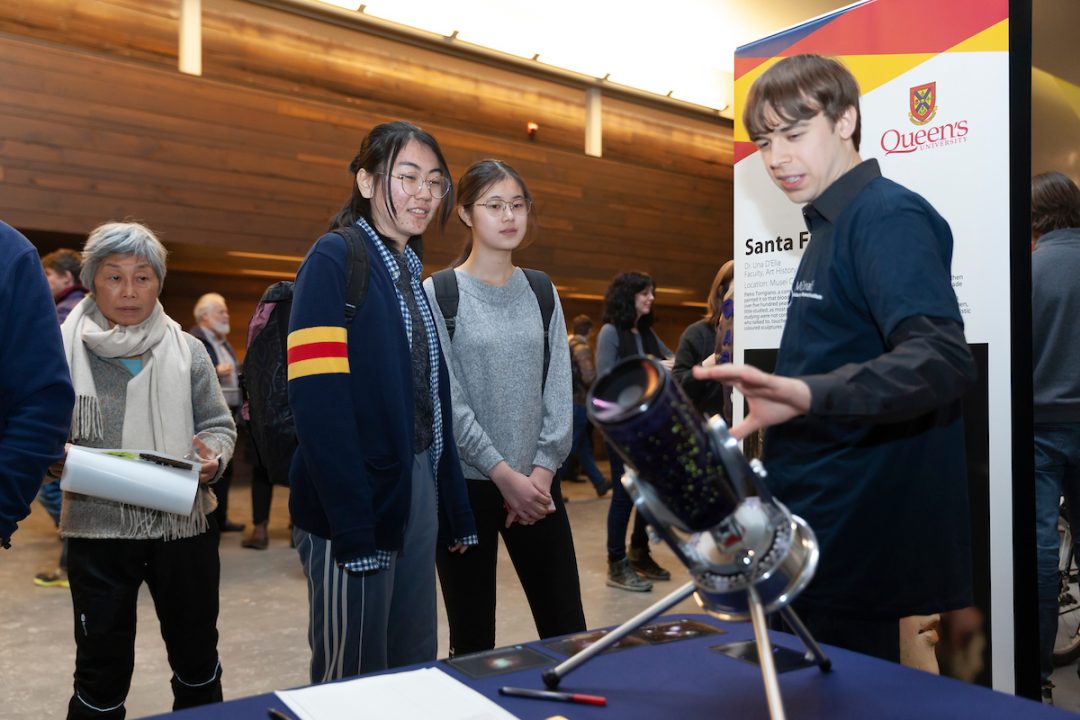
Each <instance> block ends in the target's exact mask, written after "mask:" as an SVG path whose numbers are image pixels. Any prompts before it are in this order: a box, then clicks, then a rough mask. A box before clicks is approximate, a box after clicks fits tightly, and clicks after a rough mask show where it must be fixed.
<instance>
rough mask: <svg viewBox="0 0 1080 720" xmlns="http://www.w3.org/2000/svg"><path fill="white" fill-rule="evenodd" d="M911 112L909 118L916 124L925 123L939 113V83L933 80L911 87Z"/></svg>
mask: <svg viewBox="0 0 1080 720" xmlns="http://www.w3.org/2000/svg"><path fill="white" fill-rule="evenodd" d="M908 104H909V105H910V107H911V112H909V113H908V120H911V122H912V124H914V125H925V124H926V123H928V122H930V121H931V120H933V119H934V116H935V115H937V83H936V82H931V83H926V84H925V85H916V86H915V87H913V88H911V95H910V96H909V98H908Z"/></svg>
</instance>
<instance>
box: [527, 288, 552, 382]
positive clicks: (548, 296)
mask: <svg viewBox="0 0 1080 720" xmlns="http://www.w3.org/2000/svg"><path fill="white" fill-rule="evenodd" d="M521 271H522V272H523V273H525V277H526V278H527V279H528V281H529V287H531V288H532V291H533V295H535V296H536V302H537V303H539V305H540V318H541V320H542V321H543V323H544V380H543V384H542V385H541V390H542V389H543V387H544V386H546V385H547V374H548V365H550V364H551V342H550V340H549V339H548V327H549V326H550V325H551V316H552V315H554V314H555V286H554V285H552V283H551V278H550V277H548V274H547V273H545V272H542V271H540V270H530V269H528V268H521Z"/></svg>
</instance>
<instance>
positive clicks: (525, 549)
mask: <svg viewBox="0 0 1080 720" xmlns="http://www.w3.org/2000/svg"><path fill="white" fill-rule="evenodd" d="M458 194H459V197H458V205H457V214H458V218H459V219H460V220H461V222H462V223H463V224H464V225H465V226H466V228H467V230H468V234H469V238H468V241H467V243H466V247H465V251H464V253H463V255H462V257H461V258H459V260H458V261H456V262H455V263H454V269H450V270H445V271H440V273H436V276H433V277H432V278H429V279H428V280H426V281H425V282H424V289H425V290H426V291H427V295H428V298H429V301H430V302H431V304H432V305H436V304H438V305H439V306H440V308H441V310H442V312H441V313H436V315H435V321H436V324H437V326H438V330H439V338H440V340H441V342H442V346H443V349H444V350H445V352H446V355H447V361H448V364H449V366H450V382H451V386H452V393H451V395H452V396H453V399H454V433H455V436H456V438H457V445H458V452H459V453H460V456H461V465H462V471H463V472H464V474H465V478H466V480H467V483H468V488H469V499H470V502H471V504H472V509H473V514H474V516H475V517H476V525H477V531H478V534H479V540H480V542H479V545H478V546H477V547H476V548H475V549H473V550H472V551H470V552H469V553H468V554H466V555H456V554H454V553H451V552H449V551H448V550H447V549H446V548H439V550H438V551H437V563H438V568H439V580H440V582H441V584H442V590H443V599H444V600H445V603H446V612H447V616H448V618H449V621H450V654H451V655H464V654H466V653H472V652H477V651H480V650H486V649H490V648H493V647H495V565H496V557H497V551H498V543H499V536H500V535H501V536H502V538H503V542H505V543H506V548H507V551H508V552H509V554H510V559H511V560H512V561H513V563H514V568H515V569H516V570H517V573H518V578H519V579H520V580H521V584H522V587H523V589H524V590H525V595H526V597H527V598H528V601H529V607H530V608H531V609H532V613H533V619H534V621H535V622H536V629H537V632H538V633H539V635H540V637H542V638H543V637H552V636H555V635H563V634H566V633H572V632H579V631H581V630H584V629H585V616H584V612H583V611H582V607H581V588H580V583H579V579H578V572H577V559H576V556H575V554H574V542H573V538H572V537H571V534H570V523H569V520H568V519H567V516H566V508H565V507H564V506H563V501H562V494H561V493H560V492H559V483H558V481H557V480H555V479H554V476H555V471H556V470H558V468H559V465H560V464H561V463H562V461H563V460H564V459H565V458H566V455H567V453H568V452H569V451H570V442H571V430H572V414H571V389H570V351H569V346H568V344H567V338H566V331H565V330H564V328H565V324H564V320H563V314H562V308H561V307H560V305H559V302H558V296H557V294H556V293H555V289H554V286H552V285H551V281H550V279H549V278H548V277H547V276H546V275H544V274H543V273H538V272H537V271H526V270H523V269H522V268H518V267H515V266H514V264H513V252H514V250H516V249H517V248H518V247H519V246H520V245H521V243H522V240H523V239H524V237H525V235H526V234H527V232H528V230H529V211H530V209H531V208H532V195H531V194H530V193H529V188H528V186H527V185H526V184H525V181H524V180H523V179H522V178H521V176H520V175H519V174H518V173H517V172H516V171H515V170H514V169H513V168H511V167H510V166H509V165H507V164H506V163H503V162H500V161H497V160H482V161H480V162H477V163H474V164H473V165H472V166H471V167H469V169H468V170H466V171H465V174H464V175H462V177H461V179H460V180H459V182H458ZM448 296H450V297H452V298H453V299H452V300H450V301H448V300H447V297H448ZM455 301H456V307H454V303H455ZM448 305H449V306H448ZM545 305H547V306H548V308H549V310H545V309H544V308H545ZM545 314H550V317H549V318H548V319H547V322H546V326H545V321H544V316H545Z"/></svg>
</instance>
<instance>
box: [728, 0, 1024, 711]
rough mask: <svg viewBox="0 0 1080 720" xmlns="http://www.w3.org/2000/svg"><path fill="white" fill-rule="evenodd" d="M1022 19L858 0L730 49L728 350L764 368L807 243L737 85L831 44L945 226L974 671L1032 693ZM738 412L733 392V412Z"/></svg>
mask: <svg viewBox="0 0 1080 720" xmlns="http://www.w3.org/2000/svg"><path fill="white" fill-rule="evenodd" d="M1030 32H1031V8H1030V0H1025V2H1023V3H1017V2H1013V3H1010V2H1009V0H950V1H949V2H940V0H867V1H866V2H862V3H857V4H854V5H851V6H849V7H847V8H844V9H842V10H839V11H836V12H834V13H831V14H829V15H825V16H822V17H819V18H816V19H813V20H810V21H808V22H806V23H804V24H802V25H799V26H796V27H793V28H791V29H789V30H786V31H784V32H781V33H778V34H776V35H772V36H770V37H767V38H764V39H762V40H759V41H756V42H753V43H751V44H748V45H745V46H743V47H741V48H739V49H738V50H737V51H736V54H735V126H734V133H735V170H734V178H735V191H734V193H735V195H734V197H735V204H734V206H735V228H734V237H735V248H734V258H735V287H736V303H735V321H734V324H735V344H736V347H735V360H736V362H746V363H749V364H751V365H756V366H758V367H762V368H763V369H765V370H771V369H772V367H773V364H774V362H775V356H776V348H777V347H778V346H779V343H780V336H781V332H782V330H783V326H784V320H785V316H786V310H787V303H788V295H789V293H790V292H791V291H792V281H793V278H794V275H795V270H796V268H797V266H798V263H799V260H800V259H801V257H802V251H803V248H804V247H805V246H806V245H807V243H809V242H812V239H811V237H810V234H809V232H808V231H807V228H806V225H805V223H804V221H803V218H802V215H801V212H800V207H799V206H798V205H796V204H794V203H792V202H790V201H789V200H788V199H787V198H786V197H785V196H784V194H783V193H782V192H780V191H779V190H778V189H777V188H776V186H775V185H774V184H773V181H772V180H771V179H770V177H769V175H768V173H767V172H766V169H765V167H764V164H763V163H762V162H761V159H760V157H759V156H758V154H757V152H756V150H757V149H756V147H755V146H754V144H753V143H752V142H750V139H749V137H748V135H747V133H746V128H745V127H744V126H743V124H742V119H741V115H742V107H743V103H744V101H745V98H746V95H747V92H748V91H749V89H750V86H751V84H752V83H753V82H754V80H755V79H756V78H757V77H759V76H760V75H761V74H762V73H763V72H764V71H765V70H766V69H768V68H769V67H771V66H772V65H773V64H775V63H776V62H777V61H778V60H780V59H782V58H784V57H789V56H792V55H799V54H803V53H816V54H820V55H829V56H833V57H837V58H838V59H840V60H841V61H842V62H844V64H845V65H846V66H847V67H848V68H849V69H850V70H851V71H852V72H853V73H854V75H855V77H856V78H857V79H858V81H859V85H860V87H861V90H862V97H861V101H860V105H861V111H862V143H861V147H860V154H861V155H862V157H863V159H869V158H877V159H878V161H879V162H880V164H881V170H882V174H883V175H885V176H886V177H888V178H891V179H893V180H895V181H897V182H899V183H901V184H902V185H905V186H907V187H908V188H910V189H912V190H914V191H915V192H917V193H919V194H920V195H922V196H923V197H925V198H927V199H928V200H929V201H930V202H931V203H932V204H933V205H934V207H935V208H937V210H938V211H939V212H940V213H941V214H942V216H944V217H945V219H946V220H947V221H948V222H949V225H950V226H951V228H952V233H953V238H954V243H955V244H954V249H953V267H952V282H953V288H954V290H955V291H956V295H957V299H958V300H959V303H960V308H961V312H962V314H963V319H964V326H965V334H966V336H967V340H968V343H969V345H970V346H971V349H972V352H973V354H974V356H975V359H976V363H977V366H978V369H979V383H978V384H977V385H976V387H975V389H974V390H973V391H972V392H971V393H970V395H969V397H968V398H967V399H966V401H965V407H964V410H965V415H966V434H967V444H968V473H969V481H970V496H971V507H972V523H971V525H972V531H973V533H974V537H973V542H972V545H973V554H974V557H973V568H974V586H975V599H976V605H977V606H978V607H979V608H980V609H981V611H982V612H983V613H984V617H985V622H984V627H985V632H986V635H987V638H988V641H989V642H988V643H987V645H988V647H987V650H986V653H985V660H986V662H985V664H986V667H985V668H984V671H983V673H982V674H981V676H980V677H979V678H978V681H980V682H983V683H984V684H992V686H993V687H994V688H996V689H998V690H1003V691H1006V692H1017V693H1019V694H1022V695H1026V696H1031V697H1037V696H1038V661H1037V657H1038V649H1037V640H1036V638H1037V616H1036V605H1035V594H1034V593H1035V571H1034V564H1035V563H1034V504H1033V503H1034V500H1033V498H1031V497H1029V496H1031V495H1032V490H1031V487H1032V481H1031V473H1032V471H1031V468H1030V465H1031V462H1032V460H1031V458H1032V451H1031V430H1030V424H1031V415H1030V404H1031V389H1030V378H1031V368H1030V365H1031V351H1030V334H1029V333H1030V330H1029V327H1030V257H1028V256H1026V255H1021V254H1020V253H1018V252H1015V248H1016V246H1018V245H1021V244H1022V245H1023V249H1024V251H1025V253H1026V252H1027V248H1028V247H1029V243H1030V229H1029V228H1030V221H1029V219H1028V218H1029V213H1030V202H1029V200H1028V199H1027V198H1030V192H1029V182H1030V180H1029V178H1030V173H1029V168H1030V145H1029V141H1030V137H1029V133H1030V129H1029V128H1030V98H1031V95H1030V67H1031V65H1030V63H1031V59H1030V58H1031V48H1030V37H1031V35H1030ZM1010 48H1012V53H1010ZM1024 71H1026V72H1027V73H1028V79H1027V81H1026V86H1025V83H1024V81H1023V79H1022V78H1020V80H1019V81H1017V80H1016V78H1018V77H1020V76H1021V75H1022V74H1023V72H1024ZM1010 78H1013V82H1012V83H1010ZM1021 116H1023V117H1021ZM1017 133H1021V134H1022V135H1021V137H1019V138H1018V137H1017ZM1010 165H1011V166H1012V168H1013V174H1012V181H1011V182H1012V184H1010ZM1011 203H1012V205H1011V206H1012V207H1013V208H1014V211H1013V212H1012V213H1010V204H1011ZM1017 235H1019V237H1017ZM1011 277H1015V278H1016V282H1015V283H1013V284H1010V278H1011ZM1017 323H1019V325H1017ZM1015 328H1018V330H1016V329H1015ZM1024 337H1027V338H1028V339H1027V340H1026V341H1025V340H1023V338H1024ZM1025 342H1026V345H1024V343H1025ZM1014 344H1016V345H1018V346H1019V347H1016V348H1015V350H1014V347H1013V346H1014ZM1017 376H1019V377H1020V379H1019V380H1018V381H1017V382H1016V383H1014V378H1016V377H1017ZM1023 378H1026V379H1027V384H1026V386H1025V385H1024V382H1023ZM1025 388H1026V389H1025ZM743 412H744V408H743V407H742V403H736V419H739V418H740V417H741V415H742V413H743ZM1014 481H1015V483H1016V487H1017V492H1016V498H1015V500H1014ZM932 501H933V499H932V498H927V502H932ZM898 540H899V541H902V539H898ZM927 561H928V562H933V559H932V558H928V559H927Z"/></svg>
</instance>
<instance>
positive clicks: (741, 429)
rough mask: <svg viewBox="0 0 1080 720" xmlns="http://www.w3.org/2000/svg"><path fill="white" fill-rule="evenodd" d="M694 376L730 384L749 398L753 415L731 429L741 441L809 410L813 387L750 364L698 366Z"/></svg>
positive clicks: (748, 415) (750, 413) (748, 401)
mask: <svg viewBox="0 0 1080 720" xmlns="http://www.w3.org/2000/svg"><path fill="white" fill-rule="evenodd" d="M694 377H696V378H697V379H699V380H715V381H717V382H722V383H724V384H725V385H731V386H733V387H734V388H735V389H736V390H738V391H739V392H740V393H742V395H743V397H745V398H746V401H747V403H748V404H749V406H750V412H749V413H748V414H747V415H746V417H745V418H743V421H742V422H741V423H739V424H738V425H736V426H735V427H733V428H731V434H732V435H733V436H734V437H735V438H736V439H738V440H742V439H743V438H744V437H746V436H747V435H751V434H752V433H754V432H756V431H757V430H760V429H761V428H767V427H770V426H772V425H780V424H782V423H786V422H787V421H788V420H791V419H792V418H794V417H798V416H799V415H805V414H806V413H807V412H809V410H810V386H809V385H807V384H806V383H805V382H803V381H802V380H799V379H797V378H789V377H783V376H782V375H771V374H769V373H765V372H762V371H761V370H758V369H757V368H756V367H752V366H750V365H732V364H731V363H724V364H723V365H714V366H712V367H701V366H698V367H695V368H694Z"/></svg>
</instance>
